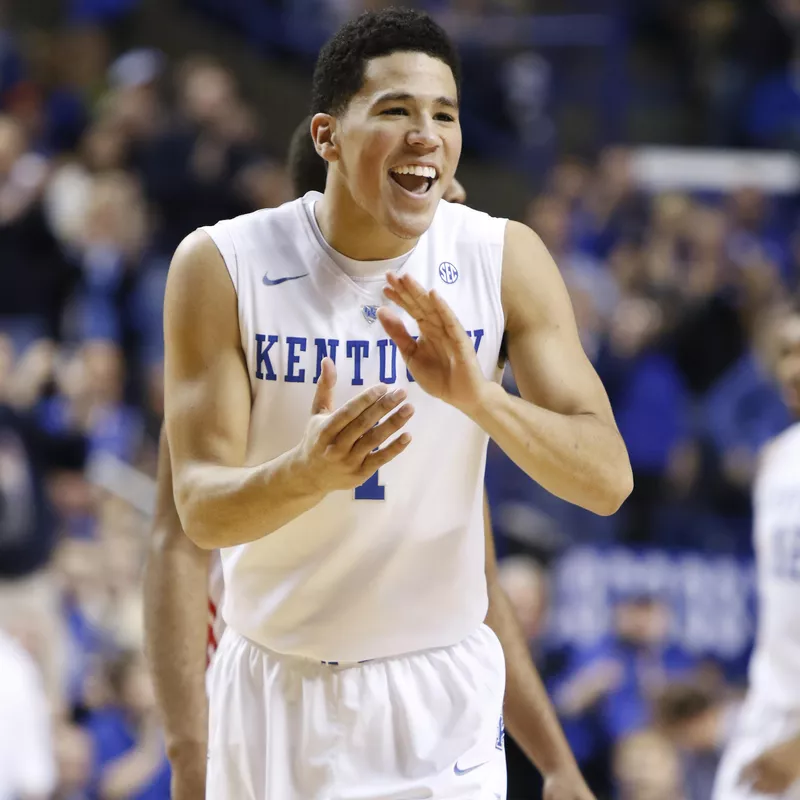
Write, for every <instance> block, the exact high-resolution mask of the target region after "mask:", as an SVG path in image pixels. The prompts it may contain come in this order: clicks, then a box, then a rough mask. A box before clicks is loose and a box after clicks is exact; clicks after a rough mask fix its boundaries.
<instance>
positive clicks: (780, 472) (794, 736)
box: [714, 308, 800, 800]
mask: <svg viewBox="0 0 800 800" xmlns="http://www.w3.org/2000/svg"><path fill="white" fill-rule="evenodd" d="M773 344H774V347H775V351H774V352H775V366H776V374H777V377H778V380H779V382H780V385H781V389H782V391H783V395H784V398H785V400H786V403H787V405H788V406H789V408H790V409H791V410H792V412H793V413H794V414H795V416H798V417H800V312H798V309H797V308H795V309H793V310H791V311H789V312H787V313H786V314H785V315H784V316H782V317H781V318H780V319H779V320H778V321H777V323H776V329H775V340H774V342H773ZM753 499H754V509H755V525H754V545H755V551H756V562H757V567H758V569H757V575H758V600H759V609H758V632H757V636H756V646H755V650H754V652H753V656H752V658H751V661H750V687H749V691H748V695H747V699H746V701H745V704H744V707H743V710H742V712H741V715H740V719H739V722H738V724H737V728H736V732H735V734H734V736H733V738H732V740H731V742H730V744H729V745H728V748H727V750H726V752H725V755H724V756H723V759H722V763H721V764H720V768H719V772H718V774H717V780H716V785H715V787H714V800H756V798H764V797H779V798H783V800H798V798H800V423H795V424H794V425H792V426H791V427H790V428H788V429H787V430H786V431H784V432H783V433H782V434H781V435H780V436H778V437H777V438H776V439H775V440H774V441H773V442H772V443H771V444H769V445H768V446H767V447H766V449H765V452H764V454H763V456H762V461H761V464H760V467H759V469H758V474H757V476H756V481H755V487H754V497H753Z"/></svg>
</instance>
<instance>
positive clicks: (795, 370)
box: [740, 314, 800, 796]
mask: <svg viewBox="0 0 800 800" xmlns="http://www.w3.org/2000/svg"><path fill="white" fill-rule="evenodd" d="M774 344H775V348H774V357H775V375H776V377H777V379H778V384H779V385H780V388H781V393H782V394H783V398H784V400H785V401H786V405H787V406H788V407H789V409H790V410H791V412H792V415H793V416H794V417H795V418H800V314H790V315H787V316H786V317H785V318H784V319H782V320H781V321H780V322H779V323H778V325H777V328H776V331H775V342H774ZM740 780H741V782H742V783H743V784H744V785H748V786H751V787H752V788H753V790H754V791H756V792H760V793H761V794H764V795H768V796H769V795H771V796H781V795H783V794H784V793H785V792H787V791H788V790H789V789H790V788H791V786H792V784H793V783H795V782H796V781H798V780H800V734H798V735H797V736H795V737H793V738H791V739H787V740H785V741H783V742H779V743H778V744H776V745H775V746H773V747H771V748H770V749H769V750H766V751H765V752H764V753H762V754H761V755H760V756H758V758H756V759H754V760H753V761H752V762H751V763H750V764H748V765H747V766H746V767H745V768H744V769H743V770H742V775H741V779H740Z"/></svg>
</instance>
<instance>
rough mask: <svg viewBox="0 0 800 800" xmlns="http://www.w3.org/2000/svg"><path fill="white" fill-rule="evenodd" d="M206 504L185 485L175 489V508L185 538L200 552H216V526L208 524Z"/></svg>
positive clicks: (217, 545)
mask: <svg viewBox="0 0 800 800" xmlns="http://www.w3.org/2000/svg"><path fill="white" fill-rule="evenodd" d="M206 505H207V504H206V503H204V502H203V500H202V498H201V497H199V496H198V493H197V492H196V491H193V490H192V489H191V487H187V486H186V485H185V483H182V484H178V485H176V487H175V507H176V509H177V511H178V517H179V518H180V524H181V526H182V527H183V533H184V534H185V535H186V538H187V539H188V540H189V541H190V542H192V543H193V544H194V545H195V546H196V547H199V548H200V549H201V550H216V549H217V548H218V547H219V543H218V542H217V541H216V538H215V536H214V530H215V528H216V526H214V525H212V524H210V519H209V514H208V509H207V508H206Z"/></svg>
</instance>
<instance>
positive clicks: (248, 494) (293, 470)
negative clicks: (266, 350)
mask: <svg viewBox="0 0 800 800" xmlns="http://www.w3.org/2000/svg"><path fill="white" fill-rule="evenodd" d="M164 343H165V359H164V372H165V392H164V397H165V402H164V406H165V419H166V427H167V434H168V437H169V446H170V458H171V462H172V469H173V477H174V481H175V503H176V506H177V509H178V514H179V516H180V519H181V522H182V524H183V528H184V530H185V531H186V535H187V536H189V538H190V539H192V541H193V542H195V544H197V545H198V546H199V547H203V548H208V549H217V548H221V547H229V546H232V545H237V544H244V543H246V542H252V541H255V540H256V539H260V538H262V537H263V536H266V535H267V534H269V533H272V532H273V531H275V530H278V529H279V528H281V527H283V526H284V525H286V524H287V523H288V522H291V521H292V520H294V519H296V518H297V517H299V516H300V515H301V514H303V513H305V512H306V511H308V510H309V509H310V508H313V507H314V506H315V505H316V504H317V503H319V501H320V500H321V499H322V498H323V497H324V496H325V495H326V494H328V493H329V492H331V491H334V490H337V489H351V488H354V487H356V486H358V485H360V484H361V483H363V482H364V481H365V480H367V478H369V477H370V476H371V475H373V474H374V473H375V471H376V470H377V469H379V468H380V467H381V466H383V465H384V464H386V463H388V462H389V461H391V459H393V458H395V457H396V456H397V455H399V454H400V453H401V452H402V451H403V450H404V449H405V447H406V446H407V445H408V443H409V442H410V441H411V437H410V436H408V434H402V435H401V436H399V437H397V438H396V439H394V440H393V441H392V442H391V443H390V444H388V445H386V446H385V447H382V448H380V449H379V450H376V448H378V447H379V446H380V445H381V444H383V443H384V442H385V441H386V440H387V439H388V438H389V437H390V436H392V434H394V433H395V432H396V431H398V430H399V429H400V428H401V427H402V426H403V425H404V424H405V423H406V422H407V421H408V419H409V417H410V416H411V412H412V409H411V408H410V407H409V406H405V407H404V408H403V409H400V410H399V412H398V413H396V414H392V415H391V416H390V417H389V418H388V419H386V420H384V421H383V422H381V419H382V418H383V417H385V416H386V415H387V414H388V413H389V412H390V411H391V410H393V409H395V408H397V407H398V406H399V404H400V403H401V402H402V401H403V400H404V399H405V394H404V393H403V392H402V391H395V392H388V391H387V387H386V386H384V385H379V386H374V387H371V388H370V389H366V390H365V391H363V392H361V393H360V394H359V395H356V397H354V398H353V399H352V400H350V401H348V402H347V403H346V404H345V405H343V406H342V407H341V408H339V409H336V410H334V407H333V388H334V385H335V383H336V369H335V366H334V364H333V362H332V361H331V360H330V359H324V360H323V362H322V374H321V376H320V379H319V382H318V384H317V390H316V395H315V398H314V402H313V405H312V408H311V409H309V423H308V426H307V427H306V431H305V434H304V437H303V440H302V441H301V442H298V443H297V446H296V447H294V448H292V449H291V450H290V451H287V452H286V453H282V454H281V455H280V456H278V457H277V458H274V459H272V460H271V461H268V462H266V463H264V464H260V465H257V466H247V465H246V458H247V443H248V431H249V427H250V408H251V396H250V381H249V379H248V375H247V366H246V363H245V359H244V354H243V352H242V348H241V342H240V332H239V315H238V311H237V302H236V292H235V290H234V288H233V285H232V284H231V281H230V278H229V276H228V274H227V271H226V269H225V264H224V262H223V260H222V256H221V255H220V254H219V252H218V250H217V248H216V246H215V245H214V243H213V242H212V241H211V239H210V238H209V237H208V236H207V235H206V234H205V233H202V232H200V231H197V232H195V233H193V234H191V235H190V236H188V237H187V238H186V239H185V240H184V241H183V242H182V243H181V245H180V247H179V248H178V250H177V251H176V252H175V256H174V258H173V260H172V265H171V266H170V270H169V276H168V279H167V290H166V296H165V299H164ZM378 423H380V424H378Z"/></svg>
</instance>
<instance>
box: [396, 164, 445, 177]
mask: <svg viewBox="0 0 800 800" xmlns="http://www.w3.org/2000/svg"><path fill="white" fill-rule="evenodd" d="M391 171H392V172H395V173H397V174H398V175H416V176H417V177H418V178H431V179H434V180H435V178H436V168H435V167H421V166H417V165H414V166H408V167H392V170H391Z"/></svg>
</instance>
